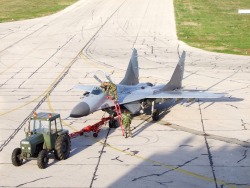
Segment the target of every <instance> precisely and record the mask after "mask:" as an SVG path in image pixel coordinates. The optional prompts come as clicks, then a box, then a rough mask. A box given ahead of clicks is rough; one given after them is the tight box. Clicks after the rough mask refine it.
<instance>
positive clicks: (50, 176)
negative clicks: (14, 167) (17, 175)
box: [16, 176, 52, 187]
mask: <svg viewBox="0 0 250 188" xmlns="http://www.w3.org/2000/svg"><path fill="white" fill-rule="evenodd" d="M51 177H52V176H48V177H44V178H38V179H35V180H33V181H29V182H26V183H22V184H19V185H17V186H16V187H21V186H23V185H27V184H29V183H33V182H36V181H39V180H43V179H48V178H51Z"/></svg>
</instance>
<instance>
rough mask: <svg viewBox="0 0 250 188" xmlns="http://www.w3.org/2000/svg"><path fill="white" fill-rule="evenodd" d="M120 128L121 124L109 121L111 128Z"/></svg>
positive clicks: (113, 120) (112, 120)
mask: <svg viewBox="0 0 250 188" xmlns="http://www.w3.org/2000/svg"><path fill="white" fill-rule="evenodd" d="M117 127H119V122H118V121H117V120H115V119H111V120H109V128H117Z"/></svg>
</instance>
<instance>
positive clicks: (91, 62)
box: [0, 0, 250, 188]
mask: <svg viewBox="0 0 250 188" xmlns="http://www.w3.org/2000/svg"><path fill="white" fill-rule="evenodd" d="M175 27H176V26H175V18H174V8H173V1H172V0H136V1H132V0H108V1H107V0H80V1H78V2H77V3H75V4H74V5H72V6H70V7H68V8H66V9H65V10H63V11H61V12H59V13H56V14H54V15H51V16H47V17H43V18H37V19H32V20H25V21H18V22H11V23H2V24H0V187H209V188H211V187H216V188H218V187H221V188H222V187H250V165H249V164H250V158H249V152H250V151H249V148H250V116H249V115H250V95H249V94H250V74H249V73H250V57H249V56H237V55H227V54H220V53H212V52H207V51H203V50H200V49H196V48H192V47H189V46H188V45H186V44H184V43H183V42H181V41H179V40H178V38H177V36H176V28H175ZM133 48H136V49H137V51H138V59H139V67H140V81H141V82H147V81H149V82H152V83H153V84H158V83H167V81H168V80H169V79H170V77H171V75H172V72H173V70H174V67H175V65H176V63H177V62H178V59H179V55H180V54H181V52H182V51H183V50H185V51H186V52H187V58H186V66H185V73H184V80H183V85H184V86H185V89H200V90H207V91H211V92H219V93H221V92H222V93H227V95H226V98H225V99H213V100H212V99H211V100H200V99H197V100H195V101H193V102H187V101H180V102H179V103H177V104H175V105H174V106H172V107H171V108H169V109H168V110H166V111H165V112H163V114H162V116H161V120H160V121H159V122H153V121H151V118H150V116H147V115H140V116H137V117H135V118H134V119H133V122H132V129H133V130H132V133H133V135H134V137H133V138H127V139H125V138H124V137H122V133H121V130H120V128H118V129H109V128H108V126H103V127H102V131H101V132H100V134H99V136H98V137H97V138H93V136H92V134H91V133H89V134H86V135H84V136H82V137H78V138H75V139H72V151H71V156H70V158H68V159H67V160H64V161H56V160H55V159H54V157H53V156H51V157H50V158H51V159H50V161H49V166H48V168H46V169H45V170H41V169H39V168H38V167H37V162H36V161H35V160H33V161H28V162H26V163H25V164H23V165H22V166H20V167H15V166H13V165H12V164H11V153H12V151H13V149H14V148H16V147H19V144H20V143H19V142H20V140H21V139H23V138H24V136H25V135H24V131H23V129H24V127H26V126H27V119H28V117H29V116H30V115H31V114H33V112H34V111H37V112H42V111H46V112H57V113H60V114H61V116H62V118H63V126H64V127H65V128H66V129H68V130H69V131H70V132H74V131H76V130H79V129H81V128H82V127H83V126H86V125H91V124H93V123H95V122H97V121H99V120H100V119H101V117H102V116H103V115H104V113H103V112H101V111H100V112H96V113H94V114H91V115H90V116H88V117H84V118H79V119H73V118H69V114H70V111H71V109H72V108H73V107H74V106H75V105H76V104H77V103H78V102H79V101H80V98H81V96H82V92H79V91H75V90H72V88H73V86H74V85H76V84H78V83H82V84H98V82H97V81H96V80H95V79H94V78H93V75H94V73H95V72H96V71H97V70H100V69H101V70H103V71H105V72H108V73H112V76H111V77H112V79H113V80H114V81H115V82H116V83H119V81H120V80H121V79H122V78H123V76H124V73H125V70H126V68H127V65H128V62H129V59H130V56H131V53H132V49H133Z"/></svg>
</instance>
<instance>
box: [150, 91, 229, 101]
mask: <svg viewBox="0 0 250 188" xmlns="http://www.w3.org/2000/svg"><path fill="white" fill-rule="evenodd" d="M224 95H225V93H210V92H205V91H198V90H190V91H189V90H178V91H162V92H159V93H155V94H152V95H149V96H147V98H153V99H154V98H170V99H178V98H183V99H185V98H200V99H203V98H210V99H212V98H213V99H214V98H221V97H224Z"/></svg>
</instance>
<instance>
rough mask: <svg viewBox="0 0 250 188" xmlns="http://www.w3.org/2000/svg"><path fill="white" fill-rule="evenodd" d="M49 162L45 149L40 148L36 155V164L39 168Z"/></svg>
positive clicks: (42, 167)
mask: <svg viewBox="0 0 250 188" xmlns="http://www.w3.org/2000/svg"><path fill="white" fill-rule="evenodd" d="M48 163H49V156H48V152H47V151H46V150H41V151H40V152H39V154H38V157H37V166H38V167H39V168H41V169H45V168H46V167H47V166H48Z"/></svg>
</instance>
